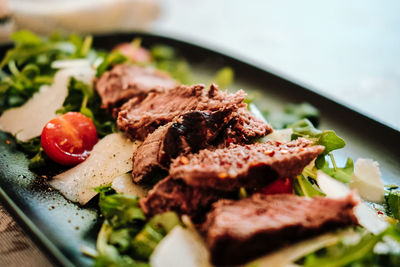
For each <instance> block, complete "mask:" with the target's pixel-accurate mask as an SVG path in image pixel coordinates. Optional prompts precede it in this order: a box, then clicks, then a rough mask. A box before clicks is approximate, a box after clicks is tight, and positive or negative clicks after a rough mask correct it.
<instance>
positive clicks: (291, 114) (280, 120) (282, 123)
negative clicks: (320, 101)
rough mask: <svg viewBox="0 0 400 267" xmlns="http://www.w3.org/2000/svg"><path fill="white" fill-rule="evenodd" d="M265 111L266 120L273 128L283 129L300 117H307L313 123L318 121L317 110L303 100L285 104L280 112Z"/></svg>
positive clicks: (315, 123)
mask: <svg viewBox="0 0 400 267" xmlns="http://www.w3.org/2000/svg"><path fill="white" fill-rule="evenodd" d="M265 112H266V118H267V120H268V122H269V123H270V124H271V125H272V126H273V127H274V128H275V129H284V128H287V127H290V125H292V124H294V123H296V122H297V121H299V120H301V119H308V120H310V121H311V122H312V123H313V124H314V125H318V123H319V112H318V109H316V108H315V107H314V106H312V105H311V104H309V103H306V102H303V103H300V104H287V105H285V106H284V108H283V111H281V112H276V111H274V112H268V111H265Z"/></svg>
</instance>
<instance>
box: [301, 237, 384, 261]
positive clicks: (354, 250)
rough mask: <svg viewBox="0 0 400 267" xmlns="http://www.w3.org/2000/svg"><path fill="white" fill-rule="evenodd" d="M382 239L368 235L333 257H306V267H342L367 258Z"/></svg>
mask: <svg viewBox="0 0 400 267" xmlns="http://www.w3.org/2000/svg"><path fill="white" fill-rule="evenodd" d="M380 239H381V237H380V236H374V235H373V234H366V235H365V236H364V237H363V238H362V239H361V241H360V242H359V243H358V244H356V245H353V246H345V247H343V248H342V249H340V250H339V251H335V252H336V253H334V254H333V255H326V256H324V257H317V256H316V255H315V254H311V255H309V256H307V257H306V261H305V264H304V266H305V267H319V266H325V267H340V266H345V265H347V264H349V263H352V262H354V261H357V260H360V259H363V258H364V257H366V256H367V255H368V254H369V253H371V251H372V250H373V248H374V247H375V245H376V244H377V243H378V242H379V240H380Z"/></svg>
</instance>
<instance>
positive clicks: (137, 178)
mask: <svg viewBox="0 0 400 267" xmlns="http://www.w3.org/2000/svg"><path fill="white" fill-rule="evenodd" d="M232 111H233V107H230V108H227V109H222V110H218V111H214V112H211V111H189V112H187V113H185V114H183V115H182V116H180V117H178V119H176V121H174V122H170V123H168V124H166V125H164V126H161V127H159V128H157V130H155V131H154V132H153V133H151V134H149V135H148V136H147V137H146V139H145V140H144V142H143V144H142V145H141V146H140V147H139V149H137V150H136V151H135V152H134V154H133V171H132V176H133V181H134V182H135V183H140V182H150V183H151V182H152V181H154V180H155V181H157V180H159V178H160V177H163V176H166V175H167V174H168V169H169V165H170V163H171V160H172V159H174V158H176V157H177V156H179V155H180V154H182V153H183V154H187V153H190V152H193V153H196V152H198V151H199V150H200V149H203V148H205V147H207V146H209V145H210V144H211V142H212V141H214V139H215V138H217V136H218V135H219V133H220V132H221V131H223V129H224V128H226V126H227V124H228V123H229V121H230V119H231V114H232Z"/></svg>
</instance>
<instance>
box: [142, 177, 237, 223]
mask: <svg viewBox="0 0 400 267" xmlns="http://www.w3.org/2000/svg"><path fill="white" fill-rule="evenodd" d="M230 196H231V193H227V192H220V191H217V190H214V189H211V188H198V187H191V186H188V185H186V184H185V182H183V181H182V180H178V179H172V178H170V177H167V178H165V179H163V180H161V181H160V182H158V183H157V184H156V185H155V186H154V187H153V188H152V189H151V190H150V191H149V193H148V195H147V196H146V197H145V198H142V199H140V207H141V208H142V210H143V212H144V213H145V214H146V215H147V216H154V215H156V214H159V213H162V212H165V211H175V212H176V213H178V214H179V215H184V214H186V215H188V216H190V217H191V218H192V219H193V220H194V221H195V222H199V221H201V220H202V218H203V217H204V215H205V214H206V212H207V211H209V210H210V208H211V204H212V203H214V202H215V201H218V200H220V199H222V198H226V197H230Z"/></svg>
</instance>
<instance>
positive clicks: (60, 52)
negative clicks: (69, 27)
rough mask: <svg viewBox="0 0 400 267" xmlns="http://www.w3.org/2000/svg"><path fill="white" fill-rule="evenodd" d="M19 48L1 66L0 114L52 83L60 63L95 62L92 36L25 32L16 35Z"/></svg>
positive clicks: (15, 39) (9, 51) (14, 48)
mask: <svg viewBox="0 0 400 267" xmlns="http://www.w3.org/2000/svg"><path fill="white" fill-rule="evenodd" d="M11 38H12V40H13V41H14V43H15V46H14V47H13V48H11V49H9V50H8V51H7V53H6V55H5V57H4V58H3V60H2V61H1V63H0V115H1V113H2V112H3V111H5V110H7V109H9V108H12V107H18V106H21V105H22V104H24V103H25V102H26V101H27V100H28V99H29V98H31V97H32V95H33V94H34V93H36V92H38V91H39V89H40V87H41V86H42V85H44V84H51V83H52V82H53V76H54V74H55V72H56V71H57V70H56V69H53V68H52V67H51V64H52V63H53V62H54V61H56V60H62V59H76V58H88V59H92V60H94V59H95V58H96V52H95V51H94V50H93V49H92V48H91V44H92V37H91V36H87V37H85V38H82V37H80V36H78V35H71V36H69V37H62V36H61V35H59V34H55V35H53V36H51V37H49V38H41V37H39V36H37V35H35V34H34V33H32V32H29V31H26V30H23V31H18V32H15V33H13V34H12V36H11Z"/></svg>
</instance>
